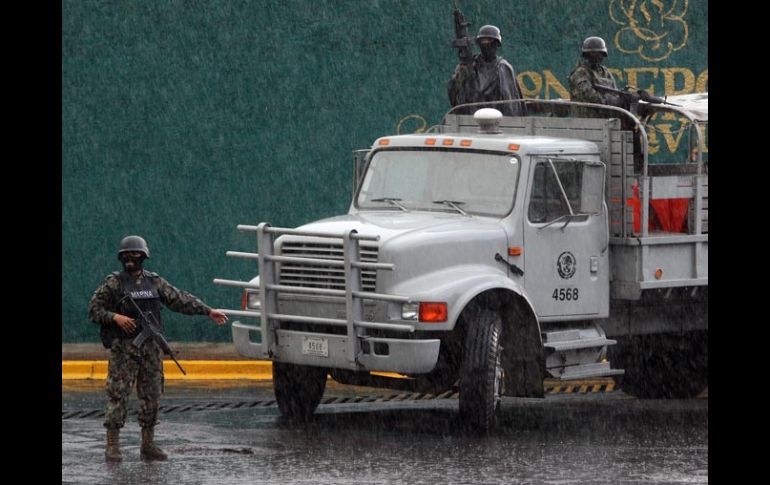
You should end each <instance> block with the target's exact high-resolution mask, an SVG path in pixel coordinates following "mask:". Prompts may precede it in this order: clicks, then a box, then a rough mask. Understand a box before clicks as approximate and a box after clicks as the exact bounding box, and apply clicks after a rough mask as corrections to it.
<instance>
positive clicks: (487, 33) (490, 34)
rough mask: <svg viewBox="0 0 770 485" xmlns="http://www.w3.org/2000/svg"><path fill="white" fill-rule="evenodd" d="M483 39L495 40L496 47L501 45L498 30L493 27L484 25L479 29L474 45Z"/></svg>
mask: <svg viewBox="0 0 770 485" xmlns="http://www.w3.org/2000/svg"><path fill="white" fill-rule="evenodd" d="M483 38H489V39H495V40H497V44H498V45H500V44H502V43H503V38H502V37H501V36H500V29H498V28H497V27H495V26H494V25H485V26H483V27H481V28H480V29H479V34H478V35H477V36H476V43H478V42H479V39H483Z"/></svg>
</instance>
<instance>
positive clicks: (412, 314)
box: [401, 303, 420, 321]
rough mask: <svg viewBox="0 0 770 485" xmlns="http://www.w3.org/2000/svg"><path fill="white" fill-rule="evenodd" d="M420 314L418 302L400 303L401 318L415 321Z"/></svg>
mask: <svg viewBox="0 0 770 485" xmlns="http://www.w3.org/2000/svg"><path fill="white" fill-rule="evenodd" d="M419 314H420V304H419V303H404V304H403V305H401V320H414V321H417V317H418V316H419Z"/></svg>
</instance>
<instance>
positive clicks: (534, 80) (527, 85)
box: [516, 71, 543, 99]
mask: <svg viewBox="0 0 770 485" xmlns="http://www.w3.org/2000/svg"><path fill="white" fill-rule="evenodd" d="M516 79H517V80H518V81H519V87H521V95H522V96H524V97H525V98H535V99H539V98H540V94H541V91H542V90H543V77H542V76H541V75H540V74H539V73H537V72H535V71H524V72H522V73H519V75H518V76H516Z"/></svg>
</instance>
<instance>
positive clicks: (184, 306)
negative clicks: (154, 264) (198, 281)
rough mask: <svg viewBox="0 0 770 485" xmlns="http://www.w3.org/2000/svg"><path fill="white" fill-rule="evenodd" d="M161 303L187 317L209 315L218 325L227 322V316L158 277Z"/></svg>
mask: <svg viewBox="0 0 770 485" xmlns="http://www.w3.org/2000/svg"><path fill="white" fill-rule="evenodd" d="M158 283H159V285H158V294H159V295H160V301H161V302H162V303H163V304H164V305H166V306H167V307H168V308H169V309H171V310H173V311H175V312H179V313H184V314H186V315H208V316H209V318H211V319H212V320H213V321H214V322H215V323H216V324H217V325H223V324H224V323H225V322H227V315H225V314H224V313H222V312H221V311H219V310H216V309H213V308H211V307H210V306H208V305H206V304H205V303H203V301H202V300H201V299H200V298H198V297H197V296H195V295H193V294H192V293H189V292H187V291H184V290H180V289H179V288H176V287H175V286H173V285H172V284H171V283H169V282H168V281H166V280H165V279H164V278H162V277H160V276H158Z"/></svg>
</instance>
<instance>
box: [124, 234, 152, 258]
mask: <svg viewBox="0 0 770 485" xmlns="http://www.w3.org/2000/svg"><path fill="white" fill-rule="evenodd" d="M133 251H137V252H140V253H144V257H145V258H149V257H150V248H148V247H147V241H145V240H144V238H142V237H141V236H126V237H124V238H123V240H122V241H120V249H118V259H120V255H121V253H125V252H133Z"/></svg>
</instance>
